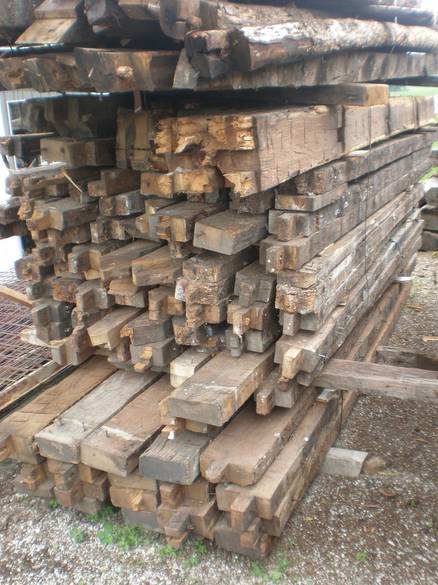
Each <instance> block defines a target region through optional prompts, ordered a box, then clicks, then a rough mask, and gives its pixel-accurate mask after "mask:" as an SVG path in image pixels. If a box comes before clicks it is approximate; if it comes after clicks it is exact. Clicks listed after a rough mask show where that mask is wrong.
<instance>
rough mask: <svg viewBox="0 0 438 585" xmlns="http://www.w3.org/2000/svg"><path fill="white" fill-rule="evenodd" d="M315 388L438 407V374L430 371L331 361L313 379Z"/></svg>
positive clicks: (348, 361)
mask: <svg viewBox="0 0 438 585" xmlns="http://www.w3.org/2000/svg"><path fill="white" fill-rule="evenodd" d="M315 384H316V385H317V386H320V387H322V388H337V389H338V390H354V391H357V390H358V391H359V392H361V394H369V395H371V396H383V397H386V398H401V399H402V400H419V401H423V402H430V403H432V404H438V374H437V372H431V371H429V370H420V369H416V368H399V367H397V366H388V365H386V364H371V363H367V364H366V363H363V362H355V361H353V360H338V359H332V360H331V361H330V362H329V363H328V364H327V366H326V367H325V368H324V370H323V371H322V372H321V373H320V374H319V375H318V376H317V377H316V380H315Z"/></svg>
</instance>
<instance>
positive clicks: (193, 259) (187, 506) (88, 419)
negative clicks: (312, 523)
mask: <svg viewBox="0 0 438 585" xmlns="http://www.w3.org/2000/svg"><path fill="white" fill-rule="evenodd" d="M1 4H2V2H1V1H0V6H1ZM420 4H421V3H420V2H417V0H397V2H392V1H391V0H361V1H360V2H359V1H357V2H356V1H354V2H352V1H348V2H347V1H346V0H345V1H342V0H338V1H335V0H332V1H330V2H329V1H324V2H322V1H321V0H312V1H307V2H305V1H301V2H297V3H296V4H289V3H285V2H281V1H278V2H274V1H273V2H271V5H267V3H260V4H257V5H255V4H246V3H243V2H242V3H240V2H223V1H211V0H197V1H196V0H184V1H183V0H160V1H159V0H151V1H146V0H118V1H116V0H105V1H103V0H102V1H100V0H86V1H85V2H76V1H74V0H72V1H67V2H66V1H60V0H45V1H44V2H42V3H38V2H35V1H33V2H32V1H31V0H23V1H18V2H14V5H13V8H12V9H10V10H2V11H1V13H0V25H1V26H0V30H1V32H2V34H3V36H4V39H5V42H6V41H7V43H8V44H9V47H8V48H5V49H4V51H3V55H2V57H1V58H0V83H1V84H2V86H3V88H4V89H19V88H33V89H34V90H36V91H40V92H46V91H54V92H62V94H60V95H56V94H55V95H52V94H51V95H49V96H41V97H31V98H29V99H27V100H23V101H19V102H15V103H13V104H11V106H10V107H11V114H12V115H11V118H12V124H13V133H12V135H11V136H6V137H3V138H2V139H1V141H0V152H1V154H2V156H3V159H4V160H5V161H6V162H7V163H8V164H10V165H11V169H10V175H9V178H8V184H7V189H8V192H9V199H8V200H7V202H6V203H3V204H1V205H0V229H1V232H0V234H1V235H2V236H3V237H10V236H13V235H20V236H23V237H24V238H25V240H24V241H25V245H26V247H27V250H26V254H25V255H24V257H23V258H21V259H20V260H18V261H17V263H16V271H17V275H18V276H19V278H21V279H23V280H25V281H26V282H27V295H28V298H29V299H30V301H31V302H32V305H33V308H32V318H33V327H32V328H29V329H27V330H26V331H24V332H23V334H22V335H23V338H24V339H26V340H27V341H29V342H30V343H33V344H37V345H44V346H47V347H49V348H50V349H51V352H52V357H53V359H54V360H55V361H56V362H57V363H59V364H63V365H66V364H70V365H74V366H78V367H77V369H75V370H74V371H73V373H72V374H71V375H69V376H68V377H66V378H65V379H63V380H62V381H61V382H59V383H57V384H55V385H54V386H52V387H50V388H49V389H46V390H44V391H43V392H42V393H41V394H40V395H38V396H37V397H36V398H34V400H33V401H32V402H30V403H28V404H25V405H24V406H21V407H20V408H19V410H17V411H16V412H14V413H12V414H10V415H9V416H8V417H7V418H5V419H3V420H2V421H1V422H0V459H4V458H6V457H13V458H15V459H17V460H18V461H20V462H21V463H22V468H21V474H20V476H19V477H18V479H17V489H18V490H20V491H25V492H26V493H30V494H34V495H36V496H42V497H53V496H54V497H56V498H57V500H58V502H59V503H60V504H61V505H65V506H71V507H74V508H76V509H78V510H82V511H84V512H88V513H90V512H93V511H96V510H98V509H99V507H100V506H101V505H102V503H103V502H105V501H107V500H108V499H110V500H111V502H112V503H113V505H114V506H117V507H120V508H121V509H122V513H123V516H124V518H125V520H126V521H127V522H131V523H134V524H140V525H142V526H145V527H147V528H148V529H150V530H156V531H158V532H162V533H164V534H165V535H166V537H167V538H168V540H169V542H170V543H171V544H172V545H175V546H179V545H180V544H181V543H182V542H183V541H184V539H185V538H186V537H187V535H188V534H189V533H191V532H195V533H196V534H198V535H200V536H202V537H204V538H208V539H214V540H215V542H216V543H217V544H218V545H219V546H220V547H222V548H225V549H227V550H230V551H234V552H238V553H243V554H246V555H249V556H251V557H260V556H264V555H266V554H267V553H268V551H269V549H270V546H271V544H272V542H273V540H274V539H275V537H279V536H280V535H281V533H282V531H283V529H284V527H285V524H286V522H287V520H288V518H289V516H290V514H291V512H292V510H293V509H294V507H295V506H296V504H297V502H298V501H299V499H300V498H301V496H302V495H303V494H304V493H305V491H306V489H307V487H308V485H309V483H310V482H311V480H312V478H313V477H314V476H315V475H316V473H317V471H318V469H319V466H320V464H321V462H322V460H323V459H324V456H325V454H326V452H327V450H328V449H329V447H330V446H331V444H332V443H333V442H334V440H335V438H336V435H337V432H338V430H339V428H340V425H341V423H342V421H343V420H344V419H345V417H346V416H347V415H348V413H349V411H350V410H351V408H352V406H353V404H354V400H355V398H356V394H355V393H354V392H346V393H345V394H344V393H342V392H340V391H338V390H336V388H331V389H324V388H323V389H322V390H321V388H319V386H318V379H317V377H318V375H319V374H320V373H321V371H323V369H324V367H325V366H326V364H327V362H328V361H329V360H330V359H331V358H332V357H333V356H336V357H337V358H344V359H348V360H358V361H365V362H370V361H373V360H374V355H375V350H376V348H377V346H378V345H380V344H381V343H382V342H383V341H384V340H385V338H386V337H388V335H389V334H390V332H391V329H392V327H393V326H394V323H395V321H396V318H397V315H398V313H399V311H400V307H401V304H402V302H403V300H404V299H405V298H406V296H407V293H408V291H409V280H410V279H409V276H410V274H411V272H412V269H413V266H414V263H415V256H416V252H417V250H418V249H419V247H420V245H421V236H422V227H423V221H422V219H421V216H420V210H419V208H418V204H419V202H420V200H422V197H423V193H422V188H421V187H420V185H419V184H418V181H419V180H420V178H421V177H422V176H423V175H424V174H425V172H427V171H428V170H429V168H430V166H431V161H430V155H431V148H432V144H433V142H434V141H435V140H436V139H437V133H436V126H435V117H434V104H433V99H432V98H427V97H421V98H420V97H390V91H389V86H388V85H386V82H389V81H391V82H392V81H394V82H396V83H403V82H404V81H406V80H410V82H413V81H414V80H415V82H416V83H426V82H428V83H431V84H433V83H436V76H437V74H438V54H437V51H438V30H436V29H435V28H434V24H435V23H434V17H433V14H431V13H430V12H428V11H427V10H424V9H422V8H421V6H420ZM370 82H380V83H370ZM176 90H178V91H176ZM198 90H199V91H198ZM255 90H257V91H255ZM13 161H14V162H15V166H16V168H12V162H13ZM430 197H432V195H430ZM429 204H431V200H429ZM423 217H424V209H423ZM95 354H97V355H95ZM254 437H257V440H256V441H254Z"/></svg>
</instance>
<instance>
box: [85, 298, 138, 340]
mask: <svg viewBox="0 0 438 585" xmlns="http://www.w3.org/2000/svg"><path fill="white" fill-rule="evenodd" d="M139 313H140V310H139V309H136V308H128V307H125V308H119V309H115V310H114V311H112V312H111V313H109V314H108V315H106V316H105V317H104V318H103V319H100V321H97V323H94V324H93V325H91V327H88V330H87V331H88V335H89V337H90V341H91V344H92V345H94V346H97V345H104V346H105V347H106V348H107V349H110V350H111V349H114V348H115V347H117V346H118V345H119V343H120V339H121V330H122V328H123V327H124V326H125V325H126V324H127V323H128V322H129V321H131V320H132V319H134V318H135V317H137V315H139Z"/></svg>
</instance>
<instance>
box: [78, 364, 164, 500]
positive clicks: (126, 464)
mask: <svg viewBox="0 0 438 585" xmlns="http://www.w3.org/2000/svg"><path fill="white" fill-rule="evenodd" d="M159 377H160V374H158V373H152V372H151V373H149V374H148V375H147V376H146V378H145V380H147V381H148V384H149V385H148V386H146V389H145V390H144V392H142V393H141V394H140V395H139V396H137V397H136V398H134V400H132V401H131V402H129V403H128V404H127V405H126V406H125V407H124V408H122V410H121V411H120V412H118V413H117V414H116V415H115V416H114V417H112V418H111V419H109V420H108V421H106V422H105V423H104V424H103V425H102V426H101V427H99V428H98V429H96V430H95V431H94V432H93V433H91V435H89V436H88V437H87V438H86V439H85V440H84V441H83V442H82V444H81V461H82V462H83V463H85V464H86V465H89V466H90V467H93V468H95V469H101V470H102V471H106V472H108V473H112V474H116V475H121V476H124V477H126V476H127V475H128V474H129V473H131V471H133V470H134V469H135V468H136V467H137V465H138V457H139V455H140V453H141V452H142V451H143V450H145V449H146V448H147V447H148V446H149V445H150V443H151V442H152V441H153V440H154V439H155V437H156V435H157V434H158V432H159V430H160V428H161V421H160V410H159V404H160V402H161V400H163V399H165V398H166V397H167V396H168V395H169V393H170V392H171V390H172V387H171V386H170V384H169V378H168V377H167V376H163V377H162V378H161V379H160V380H158V381H157V379H158V378H159ZM125 507H126V506H125Z"/></svg>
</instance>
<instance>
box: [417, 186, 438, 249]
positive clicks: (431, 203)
mask: <svg viewBox="0 0 438 585" xmlns="http://www.w3.org/2000/svg"><path fill="white" fill-rule="evenodd" d="M425 198H426V205H423V207H422V208H421V219H422V220H423V222H424V231H423V244H422V247H421V249H422V250H433V251H435V250H438V176H434V177H432V178H431V179H429V181H427V183H426V185H425Z"/></svg>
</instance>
